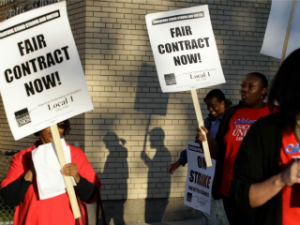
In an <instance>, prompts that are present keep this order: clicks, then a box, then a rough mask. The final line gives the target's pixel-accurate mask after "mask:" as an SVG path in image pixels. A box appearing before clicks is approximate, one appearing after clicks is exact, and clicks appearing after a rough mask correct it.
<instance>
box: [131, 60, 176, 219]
mask: <svg viewBox="0 0 300 225" xmlns="http://www.w3.org/2000/svg"><path fill="white" fill-rule="evenodd" d="M168 101H169V93H162V92H161V90H160V86H159V81H158V77H157V72H156V68H155V66H154V65H153V64H147V63H142V64H141V67H140V72H139V77H138V85H137V91H136V98H135V103H134V109H135V110H136V111H138V112H140V113H144V114H146V115H148V119H147V125H146V127H145V128H146V131H145V138H144V144H143V149H142V153H141V158H142V160H144V162H145V164H146V165H147V167H148V168H149V170H148V185H147V187H148V188H147V198H146V202H145V221H146V222H152V221H162V218H163V216H164V213H165V210H166V207H167V205H168V201H169V200H168V198H169V196H170V181H171V177H170V175H168V174H167V172H166V171H167V169H166V168H167V166H168V165H169V163H170V162H171V154H170V152H169V150H168V149H167V148H166V147H165V145H164V138H165V133H164V131H163V130H162V129H161V128H160V127H156V128H154V129H152V130H151V131H149V127H150V124H151V118H153V117H155V119H160V118H161V117H162V116H166V114H167V107H168ZM143 124H145V123H143ZM148 135H150V147H151V148H152V149H153V148H154V149H156V153H155V155H154V157H153V159H151V158H152V157H151V158H150V157H149V156H148V155H147V153H146V143H147V137H148ZM158 198H159V201H156V200H154V199H158Z"/></svg>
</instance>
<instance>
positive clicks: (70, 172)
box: [60, 163, 80, 184]
mask: <svg viewBox="0 0 300 225" xmlns="http://www.w3.org/2000/svg"><path fill="white" fill-rule="evenodd" d="M60 172H61V174H62V175H64V176H72V177H73V178H74V180H75V182H76V184H78V183H79V181H80V175H79V173H78V167H77V166H76V164H75V163H68V164H66V165H64V167H63V168H62V169H61V170H60Z"/></svg>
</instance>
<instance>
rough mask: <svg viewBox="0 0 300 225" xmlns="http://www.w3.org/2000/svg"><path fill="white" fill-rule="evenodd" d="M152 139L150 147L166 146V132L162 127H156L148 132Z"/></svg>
mask: <svg viewBox="0 0 300 225" xmlns="http://www.w3.org/2000/svg"><path fill="white" fill-rule="evenodd" d="M148 134H149V136H150V138H149V140H150V147H151V148H158V147H162V146H164V140H165V132H164V131H163V129H161V128H160V127H155V128H153V129H152V130H150V131H149V132H148Z"/></svg>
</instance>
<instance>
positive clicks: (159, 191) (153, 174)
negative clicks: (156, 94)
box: [141, 127, 171, 222]
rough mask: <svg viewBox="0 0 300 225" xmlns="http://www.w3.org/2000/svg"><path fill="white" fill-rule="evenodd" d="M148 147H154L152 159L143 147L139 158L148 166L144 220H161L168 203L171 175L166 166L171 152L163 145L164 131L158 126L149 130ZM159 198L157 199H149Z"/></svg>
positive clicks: (169, 161) (169, 160)
mask: <svg viewBox="0 0 300 225" xmlns="http://www.w3.org/2000/svg"><path fill="white" fill-rule="evenodd" d="M149 135H150V136H149V139H150V147H151V148H154V149H156V153H155V155H154V157H153V159H150V157H149V156H148V155H147V153H146V152H145V149H143V151H142V153H141V158H142V159H143V160H144V161H145V164H146V165H147V166H148V167H149V170H148V189H147V199H146V204H145V221H146V222H154V221H162V219H163V216H164V213H165V210H166V208H167V206H168V203H169V196H170V185H171V184H170V182H171V177H170V175H169V174H168V173H167V169H166V168H167V166H168V165H169V164H170V163H171V154H170V152H169V150H168V149H167V148H166V146H165V145H164V139H165V132H164V131H163V130H162V129H161V128H160V127H155V128H153V129H152V130H151V131H149ZM153 198H159V201H153V200H152V201H151V199H153Z"/></svg>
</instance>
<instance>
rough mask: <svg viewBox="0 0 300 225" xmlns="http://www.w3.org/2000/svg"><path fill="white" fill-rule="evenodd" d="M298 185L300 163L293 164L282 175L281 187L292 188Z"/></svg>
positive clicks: (299, 181) (299, 180)
mask: <svg viewBox="0 0 300 225" xmlns="http://www.w3.org/2000/svg"><path fill="white" fill-rule="evenodd" d="M296 183H298V184H299V183H300V163H299V162H293V163H292V165H290V166H289V167H288V168H287V169H286V170H285V171H283V172H281V173H280V182H279V185H281V186H282V187H284V186H289V187H290V186H292V185H294V184H296Z"/></svg>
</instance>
